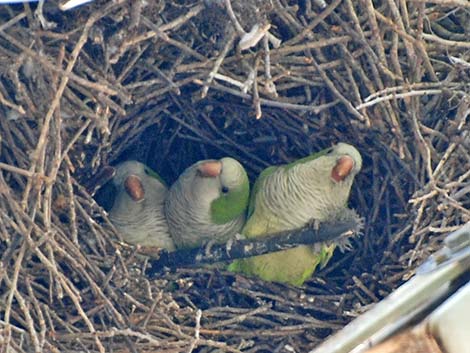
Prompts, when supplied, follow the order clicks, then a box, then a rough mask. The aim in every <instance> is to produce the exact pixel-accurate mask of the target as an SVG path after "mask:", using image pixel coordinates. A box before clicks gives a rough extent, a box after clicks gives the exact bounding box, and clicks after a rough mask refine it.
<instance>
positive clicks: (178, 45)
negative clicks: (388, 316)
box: [0, 0, 470, 352]
mask: <svg viewBox="0 0 470 353" xmlns="http://www.w3.org/2000/svg"><path fill="white" fill-rule="evenodd" d="M324 5H326V7H324ZM58 6H59V4H58V3H56V2H55V1H47V2H46V3H44V4H43V6H41V5H37V4H23V5H2V6H1V7H0V19H1V21H0V23H1V24H0V102H1V106H0V111H1V116H0V256H1V262H0V266H1V271H0V295H1V301H0V313H1V317H0V329H1V331H0V346H1V347H10V348H9V349H10V350H9V351H11V352H42V351H50V352H59V351H61V352H78V351H88V352H104V351H113V352H156V351H158V352H191V351H197V352H216V351H217V352H291V351H292V350H294V351H297V352H298V351H307V350H308V349H311V348H313V347H315V346H316V345H317V344H318V343H319V342H321V341H322V340H323V339H324V338H325V337H326V336H328V335H329V334H331V333H333V332H334V331H336V330H338V329H340V328H341V327H343V326H344V325H345V324H346V323H348V322H349V321H350V320H352V319H353V318H354V317H356V316H357V315H359V314H360V313H361V312H363V311H364V310H366V309H367V308H368V307H369V306H370V305H371V304H373V303H375V302H377V301H379V300H380V299H381V298H383V297H385V296H386V295H388V294H389V293H390V292H391V291H393V289H394V288H396V287H397V286H399V285H400V284H401V283H402V282H403V281H404V280H406V279H408V278H409V277H410V276H412V275H413V273H414V269H415V268H416V266H417V265H419V264H420V263H421V262H422V261H423V259H425V258H426V257H427V256H428V255H429V254H430V253H432V252H433V251H435V250H437V249H438V248H439V246H440V244H441V241H442V239H443V237H444V236H445V234H446V233H447V232H449V231H452V230H454V229H456V228H458V227H459V226H460V225H462V224H463V223H465V222H467V221H468V220H469V216H470V212H469V211H468V206H469V205H468V204H469V201H468V200H469V198H468V193H469V191H470V183H469V178H468V177H469V174H470V155H469V152H468V151H470V137H469V136H468V121H467V118H468V115H469V112H470V98H469V97H468V94H467V91H468V88H469V85H468V83H469V75H470V60H469V57H470V55H469V53H468V49H469V48H470V42H468V41H467V40H468V38H469V34H470V33H469V32H470V27H469V23H470V16H469V14H470V12H469V11H470V7H469V5H468V2H467V1H466V0H429V1H427V0H414V1H408V0H401V1H396V0H379V1H374V2H372V1H369V0H364V1H352V0H344V1H341V0H332V1H326V3H324V2H323V1H321V0H320V1H319V0H315V1H298V2H297V1H287V0H272V1H268V0H257V1H242V0H232V1H231V2H230V1H227V0H225V1H224V0H210V1H209V0H207V1H202V0H200V1H186V0H179V1H164V0H163V1H147V2H145V1H140V0H133V1H130V0H129V1H124V0H115V1H104V0H97V1H95V2H93V3H90V4H87V5H84V6H81V7H79V8H76V9H74V10H71V11H68V12H63V11H61V10H60V9H59V7H58ZM338 141H343V142H349V143H352V144H354V145H355V146H356V147H357V148H358V149H359V150H360V152H361V153H362V155H363V158H364V163H363V165H364V167H363V170H362V172H361V173H360V174H359V175H358V176H357V178H356V182H355V185H354V189H353V192H352V195H351V201H350V206H351V207H353V208H355V209H356V210H357V212H358V213H359V214H361V215H362V216H364V217H365V219H366V223H365V229H364V235H363V236H362V237H361V238H358V239H357V240H355V241H354V244H353V245H354V249H353V251H350V252H346V253H345V254H341V253H340V252H339V251H338V252H337V254H335V257H334V259H333V260H332V261H331V262H330V264H329V266H327V267H326V268H325V269H323V270H321V271H320V272H318V273H317V274H316V275H315V277H314V278H312V279H311V280H310V281H308V282H307V283H306V285H305V287H304V288H301V289H299V288H291V287H286V286H282V285H277V284H271V283H264V282H262V281H258V280H255V279H246V278H243V277H241V276H234V275H233V274H230V273H225V272H223V271H218V270H212V269H180V270H178V271H175V272H168V273H165V274H162V276H161V278H159V279H158V280H155V281H150V280H148V279H147V278H146V277H145V276H144V275H143V269H144V267H145V260H143V259H141V257H139V256H136V255H135V252H134V250H133V249H132V248H129V247H127V246H125V245H123V244H121V243H119V242H118V241H117V240H118V238H117V235H116V233H115V232H114V230H113V228H112V226H111V224H110V223H109V221H108V219H107V215H106V213H105V212H104V211H103V208H102V207H101V206H100V205H99V204H98V203H97V202H95V200H94V199H93V198H92V197H91V196H90V193H89V190H90V188H93V183H95V182H96V181H95V180H94V176H95V175H97V174H99V172H100V170H101V169H102V168H103V167H104V166H106V165H108V164H113V163H116V162H118V161H120V160H124V159H131V158H132V159H138V160H141V161H143V162H146V163H147V164H149V165H150V166H151V167H153V168H154V169H155V170H157V171H158V172H159V173H160V174H161V175H162V176H163V177H164V178H165V179H166V180H167V181H168V182H169V183H171V182H173V181H174V180H175V179H176V177H177V176H178V175H179V173H181V172H182V171H183V170H184V168H185V167H187V166H189V165H190V164H192V163H193V162H195V161H197V160H200V159H204V158H218V157H221V156H225V155H229V156H232V157H235V158H238V159H239V160H240V161H241V162H242V163H243V164H244V165H245V166H246V168H247V170H248V172H249V174H250V177H251V179H252V180H254V178H255V177H256V175H257V174H258V173H259V172H260V171H261V170H262V169H263V168H265V167H266V166H268V165H272V164H280V163H286V162H290V161H292V160H295V159H297V158H300V157H303V156H306V155H307V154H309V153H311V152H313V151H317V150H319V149H322V148H325V147H329V146H330V145H331V144H333V143H336V142H338ZM2 351H4V350H2ZM7 351H8V348H7Z"/></svg>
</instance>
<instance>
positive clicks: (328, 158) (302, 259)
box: [229, 143, 362, 286]
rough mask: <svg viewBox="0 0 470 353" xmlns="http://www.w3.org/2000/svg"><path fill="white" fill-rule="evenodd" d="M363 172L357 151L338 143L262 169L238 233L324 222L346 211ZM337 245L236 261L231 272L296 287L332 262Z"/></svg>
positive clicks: (253, 234)
mask: <svg viewBox="0 0 470 353" xmlns="http://www.w3.org/2000/svg"><path fill="white" fill-rule="evenodd" d="M361 167H362V158H361V155H360V154H359V152H358V151H357V149H356V148H354V147H353V146H351V145H348V144H346V143H339V144H337V145H335V146H333V147H331V148H327V149H325V150H323V151H320V152H318V153H316V154H313V155H311V156H308V157H306V158H303V159H300V160H298V161H295V162H292V163H290V164H287V165H282V166H273V167H269V168H267V169H265V170H264V171H263V172H262V173H261V174H260V176H259V178H258V180H257V181H256V183H255V186H254V190H253V193H252V196H251V201H250V207H249V211H248V220H247V222H246V224H245V226H244V227H243V230H242V234H243V235H244V236H246V237H247V238H257V237H262V236H266V235H269V234H273V233H277V232H281V231H288V230H293V229H297V228H301V227H304V226H306V225H307V224H308V223H312V222H313V223H314V222H321V221H325V220H328V219H329V218H331V217H332V215H333V214H335V213H337V212H338V210H340V209H341V208H345V207H346V204H347V201H348V198H349V193H350V191H351V185H352V183H353V180H354V177H355V175H356V174H357V173H358V172H359V171H360V169H361ZM334 248H335V245H334V244H332V245H329V246H326V245H325V246H320V247H319V246H307V245H305V246H299V247H296V248H293V249H289V250H285V251H280V252H275V253H271V254H266V255H261V256H255V257H251V258H247V259H240V260H236V261H234V262H233V263H232V264H231V265H230V266H229V270H231V271H234V272H241V273H245V274H247V275H251V276H257V277H260V278H262V279H264V280H267V281H275V282H281V283H290V284H293V285H297V286H300V285H302V284H303V282H304V281H305V280H306V279H308V278H309V277H310V276H311V275H312V273H313V272H314V271H315V268H316V267H317V265H319V264H321V265H324V264H326V262H328V260H329V259H330V258H331V256H332V254H333V251H334Z"/></svg>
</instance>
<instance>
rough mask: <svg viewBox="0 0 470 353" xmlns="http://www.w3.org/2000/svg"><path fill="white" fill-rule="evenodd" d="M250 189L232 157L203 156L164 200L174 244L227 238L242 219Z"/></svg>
mask: <svg viewBox="0 0 470 353" xmlns="http://www.w3.org/2000/svg"><path fill="white" fill-rule="evenodd" d="M249 193H250V185H249V181H248V177H247V175H246V171H245V169H244V168H243V166H242V165H241V164H240V163H239V162H238V161H236V160H235V159H233V158H229V157H226V158H222V159H220V160H203V161H199V162H197V163H195V164H193V165H192V166H190V167H189V168H187V169H186V170H185V171H184V172H183V173H182V174H181V175H180V177H179V178H178V180H177V181H176V182H175V183H174V184H173V185H172V186H171V188H170V191H169V194H168V197H167V199H166V202H165V212H166V217H167V220H168V226H169V229H170V234H171V236H172V238H173V240H174V242H175V245H176V247H177V248H193V247H198V246H200V245H202V244H203V243H204V242H208V241H215V242H224V241H227V240H229V239H230V238H231V237H232V236H234V235H235V234H236V233H237V232H239V231H240V229H241V228H242V226H243V224H244V222H245V211H246V208H247V206H248V200H249Z"/></svg>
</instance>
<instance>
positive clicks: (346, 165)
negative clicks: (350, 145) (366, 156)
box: [331, 156, 354, 183]
mask: <svg viewBox="0 0 470 353" xmlns="http://www.w3.org/2000/svg"><path fill="white" fill-rule="evenodd" d="M353 168H354V160H353V159H352V158H351V157H350V156H342V157H341V158H340V159H338V161H337V162H336V165H335V166H334V167H333V169H332V170H331V177H332V178H333V180H334V181H336V182H337V183H339V182H340V181H343V180H344V179H346V178H347V177H348V176H349V174H351V171H352V170H353Z"/></svg>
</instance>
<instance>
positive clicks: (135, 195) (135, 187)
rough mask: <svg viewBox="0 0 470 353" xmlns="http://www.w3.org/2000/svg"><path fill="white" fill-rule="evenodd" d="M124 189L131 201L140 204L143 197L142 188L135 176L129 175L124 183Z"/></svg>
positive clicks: (143, 191) (140, 182)
mask: <svg viewBox="0 0 470 353" xmlns="http://www.w3.org/2000/svg"><path fill="white" fill-rule="evenodd" d="M124 188H125V189H126V192H127V193H128V194H129V196H130V197H131V199H132V200H134V201H135V202H141V201H143V200H144V197H145V190H144V186H143V185H142V181H141V180H140V178H139V177H138V176H137V175H129V176H128V177H127V178H126V181H125V182H124Z"/></svg>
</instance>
